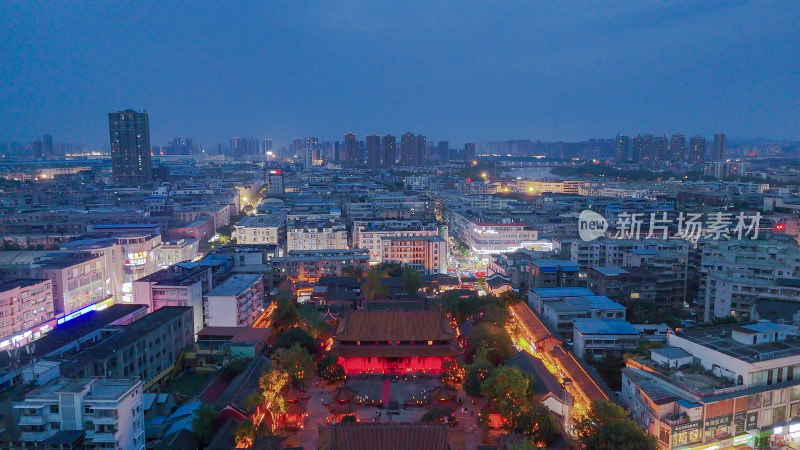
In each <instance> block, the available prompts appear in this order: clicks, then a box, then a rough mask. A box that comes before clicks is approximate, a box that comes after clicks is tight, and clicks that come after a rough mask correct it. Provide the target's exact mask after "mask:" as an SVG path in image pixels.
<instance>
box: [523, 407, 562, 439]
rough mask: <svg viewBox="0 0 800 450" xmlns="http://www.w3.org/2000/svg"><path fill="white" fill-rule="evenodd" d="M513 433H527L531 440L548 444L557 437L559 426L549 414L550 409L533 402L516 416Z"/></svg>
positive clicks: (559, 432)
mask: <svg viewBox="0 0 800 450" xmlns="http://www.w3.org/2000/svg"><path fill="white" fill-rule="evenodd" d="M513 431H514V432H515V433H522V434H525V435H527V436H528V437H529V438H530V439H531V440H532V441H533V442H536V443H539V444H543V445H544V446H547V445H550V444H552V443H553V442H555V440H556V439H558V436H559V435H560V434H561V428H560V427H559V426H558V422H556V419H554V418H553V415H552V414H550V409H549V408H548V407H547V406H544V405H543V404H541V403H534V404H533V406H531V408H530V409H529V410H526V411H524V412H523V413H522V414H520V415H519V417H518V418H517V423H516V427H515V428H514V429H513Z"/></svg>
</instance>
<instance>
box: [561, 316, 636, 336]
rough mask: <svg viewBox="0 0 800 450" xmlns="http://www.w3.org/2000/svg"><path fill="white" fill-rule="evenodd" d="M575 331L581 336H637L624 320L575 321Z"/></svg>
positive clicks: (634, 330) (631, 326) (634, 329)
mask: <svg viewBox="0 0 800 450" xmlns="http://www.w3.org/2000/svg"><path fill="white" fill-rule="evenodd" d="M575 329H576V330H577V331H578V332H579V333H581V334H630V335H638V334H639V332H638V331H637V330H636V328H633V325H631V324H630V322H626V321H624V320H607V319H575Z"/></svg>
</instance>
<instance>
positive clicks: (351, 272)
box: [342, 265, 364, 278]
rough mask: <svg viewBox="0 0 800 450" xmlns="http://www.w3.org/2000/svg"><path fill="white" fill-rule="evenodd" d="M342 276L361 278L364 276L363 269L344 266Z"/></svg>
mask: <svg viewBox="0 0 800 450" xmlns="http://www.w3.org/2000/svg"><path fill="white" fill-rule="evenodd" d="M342 274H343V275H344V276H346V277H356V278H361V277H363V276H364V268H363V267H361V266H351V265H348V266H345V267H344V268H342Z"/></svg>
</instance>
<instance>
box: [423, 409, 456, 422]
mask: <svg viewBox="0 0 800 450" xmlns="http://www.w3.org/2000/svg"><path fill="white" fill-rule="evenodd" d="M445 417H446V418H447V421H448V422H449V423H455V415H454V414H453V412H452V411H449V410H447V409H432V410H430V411H428V412H426V413H425V414H423V415H422V417H420V419H419V421H420V422H444V419H445Z"/></svg>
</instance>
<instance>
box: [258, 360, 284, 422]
mask: <svg viewBox="0 0 800 450" xmlns="http://www.w3.org/2000/svg"><path fill="white" fill-rule="evenodd" d="M288 384H289V373H288V372H287V371H286V370H283V369H278V368H271V369H269V370H268V371H267V372H266V373H265V374H264V375H262V376H261V378H260V379H259V380H258V386H259V387H260V388H261V396H262V397H264V406H265V409H266V411H267V412H268V413H269V415H270V418H271V419H272V420H270V424H271V429H270V432H271V433H275V426H276V422H277V421H276V420H275V416H276V415H277V414H282V413H284V412H286V400H284V399H283V394H282V393H281V391H283V389H284V388H285V387H286V386H287V385H288Z"/></svg>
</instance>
